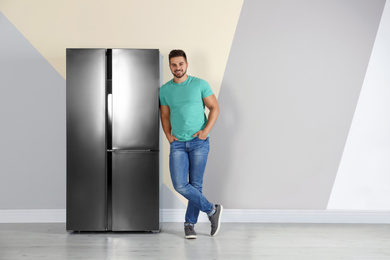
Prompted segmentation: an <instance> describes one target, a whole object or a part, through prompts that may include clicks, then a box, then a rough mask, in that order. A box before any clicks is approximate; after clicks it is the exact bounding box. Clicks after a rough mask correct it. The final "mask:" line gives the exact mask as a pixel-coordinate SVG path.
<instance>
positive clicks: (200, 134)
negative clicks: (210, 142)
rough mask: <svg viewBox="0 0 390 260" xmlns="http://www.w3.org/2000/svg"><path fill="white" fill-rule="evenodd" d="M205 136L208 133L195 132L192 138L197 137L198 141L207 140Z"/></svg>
mask: <svg viewBox="0 0 390 260" xmlns="http://www.w3.org/2000/svg"><path fill="white" fill-rule="evenodd" d="M207 135H208V133H207V132H205V131H203V130H200V131H198V132H196V133H195V134H194V135H193V136H192V137H196V136H197V137H198V138H199V139H201V140H206V139H207Z"/></svg>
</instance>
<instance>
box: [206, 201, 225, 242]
mask: <svg viewBox="0 0 390 260" xmlns="http://www.w3.org/2000/svg"><path fill="white" fill-rule="evenodd" d="M222 212H223V207H222V205H218V204H215V213H214V215H212V216H210V217H209V220H210V222H211V233H210V235H211V236H215V235H216V234H217V233H218V231H219V227H220V226H221V225H220V224H221V216H222Z"/></svg>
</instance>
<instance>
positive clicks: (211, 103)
mask: <svg viewBox="0 0 390 260" xmlns="http://www.w3.org/2000/svg"><path fill="white" fill-rule="evenodd" d="M203 102H204V104H205V106H206V107H207V108H208V109H209V110H210V113H209V117H208V119H207V124H206V126H205V128H204V129H203V130H200V131H198V132H196V133H195V134H194V135H193V137H195V136H198V138H200V139H206V138H207V135H208V134H209V133H210V131H211V129H212V128H213V126H214V124H215V122H216V121H217V118H218V114H219V106H218V101H217V98H216V97H215V95H214V94H213V95H211V96H208V97H205V98H203Z"/></svg>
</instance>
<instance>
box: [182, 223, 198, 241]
mask: <svg viewBox="0 0 390 260" xmlns="http://www.w3.org/2000/svg"><path fill="white" fill-rule="evenodd" d="M184 233H185V234H186V238H196V232H195V228H194V225H191V224H186V225H184Z"/></svg>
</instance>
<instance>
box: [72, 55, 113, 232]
mask: <svg viewBox="0 0 390 260" xmlns="http://www.w3.org/2000/svg"><path fill="white" fill-rule="evenodd" d="M105 82H106V51H105V49H67V50H66V127H67V129H66V131H67V132H66V134H67V144H66V147H67V151H66V155H67V158H66V159H67V162H66V164H67V168H66V229H67V230H74V231H104V230H105V229H106V215H107V214H106V163H105V162H106V147H105V138H106V137H105V134H106V127H105V117H106V113H105V102H106V101H105V100H106V90H105Z"/></svg>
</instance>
